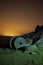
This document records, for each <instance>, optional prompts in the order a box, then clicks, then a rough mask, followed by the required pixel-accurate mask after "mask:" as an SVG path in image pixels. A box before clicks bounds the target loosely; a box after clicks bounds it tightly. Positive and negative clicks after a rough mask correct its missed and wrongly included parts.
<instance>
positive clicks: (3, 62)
mask: <svg viewBox="0 0 43 65" xmlns="http://www.w3.org/2000/svg"><path fill="white" fill-rule="evenodd" d="M0 65H43V48H38V50H37V52H36V53H35V54H34V53H32V51H31V52H29V51H28V52H24V53H22V52H21V51H18V50H17V51H14V50H10V49H0Z"/></svg>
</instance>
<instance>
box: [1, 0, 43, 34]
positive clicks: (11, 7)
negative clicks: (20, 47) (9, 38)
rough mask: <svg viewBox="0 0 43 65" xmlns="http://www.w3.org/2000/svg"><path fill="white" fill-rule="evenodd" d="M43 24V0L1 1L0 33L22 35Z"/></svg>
mask: <svg viewBox="0 0 43 65" xmlns="http://www.w3.org/2000/svg"><path fill="white" fill-rule="evenodd" d="M37 25H43V1H42V0H29V1H28V0H15V1H14V0H10V1H8V0H3V1H0V35H21V34H24V33H28V32H31V31H34V29H35V27H36V26H37Z"/></svg>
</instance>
